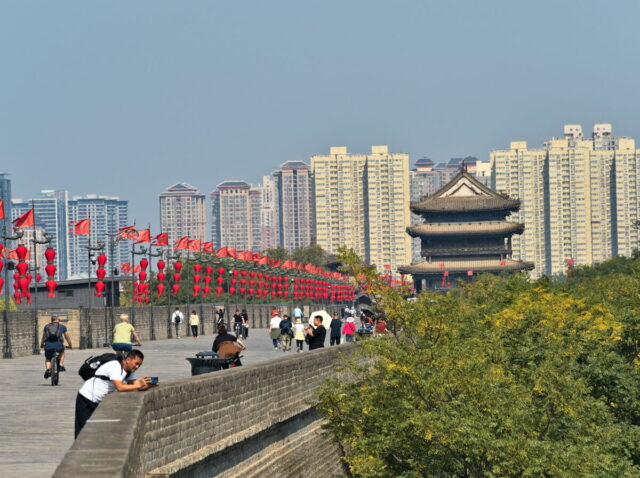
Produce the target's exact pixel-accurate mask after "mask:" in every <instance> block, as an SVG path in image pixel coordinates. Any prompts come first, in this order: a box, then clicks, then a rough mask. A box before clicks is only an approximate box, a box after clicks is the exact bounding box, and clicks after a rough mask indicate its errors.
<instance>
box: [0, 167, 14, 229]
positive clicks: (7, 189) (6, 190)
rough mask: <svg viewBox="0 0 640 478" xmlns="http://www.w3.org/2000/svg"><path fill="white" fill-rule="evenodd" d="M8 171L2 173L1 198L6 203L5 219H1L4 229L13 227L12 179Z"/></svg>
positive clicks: (0, 223) (0, 182)
mask: <svg viewBox="0 0 640 478" xmlns="http://www.w3.org/2000/svg"><path fill="white" fill-rule="evenodd" d="M8 176H9V175H8V174H7V173H0V200H2V202H3V204H4V220H3V219H0V227H2V228H4V229H2V230H6V231H8V230H9V228H10V227H11V180H10V179H9V178H8Z"/></svg>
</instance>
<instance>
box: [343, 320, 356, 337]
mask: <svg viewBox="0 0 640 478" xmlns="http://www.w3.org/2000/svg"><path fill="white" fill-rule="evenodd" d="M355 332H356V321H355V320H354V319H353V317H352V316H349V317H347V322H346V323H345V324H344V326H343V327H342V334H343V335H344V340H345V341H346V342H353V334H355Z"/></svg>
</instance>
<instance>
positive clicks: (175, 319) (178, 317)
mask: <svg viewBox="0 0 640 478" xmlns="http://www.w3.org/2000/svg"><path fill="white" fill-rule="evenodd" d="M171 322H172V323H173V325H174V326H175V328H176V339H179V338H180V324H181V323H182V322H184V315H183V314H182V312H180V308H179V307H176V310H175V312H174V313H173V315H171Z"/></svg>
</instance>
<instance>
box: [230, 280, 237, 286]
mask: <svg viewBox="0 0 640 478" xmlns="http://www.w3.org/2000/svg"><path fill="white" fill-rule="evenodd" d="M229 282H231V285H236V284H237V283H238V279H231V280H230V281H229Z"/></svg>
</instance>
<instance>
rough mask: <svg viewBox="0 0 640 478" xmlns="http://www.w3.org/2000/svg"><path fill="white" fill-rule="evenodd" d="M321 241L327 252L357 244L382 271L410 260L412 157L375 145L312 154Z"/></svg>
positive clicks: (319, 238)
mask: <svg viewBox="0 0 640 478" xmlns="http://www.w3.org/2000/svg"><path fill="white" fill-rule="evenodd" d="M311 170H312V172H313V177H314V191H315V216H316V237H317V243H318V244H319V245H320V246H321V247H322V248H323V249H325V250H326V251H329V252H335V251H336V250H337V249H338V247H340V246H346V247H348V248H351V249H353V250H354V251H355V252H356V253H357V254H358V255H359V256H360V257H361V258H363V259H364V260H365V261H366V262H368V263H370V264H374V265H375V266H376V267H377V268H378V270H379V271H380V272H385V271H386V272H392V273H395V271H396V270H397V266H399V265H402V264H408V263H409V261H410V260H411V238H410V237H409V235H408V234H407V233H406V228H407V226H409V224H410V215H409V200H410V191H409V156H408V155H407V154H404V153H389V149H388V147H387V146H373V147H372V148H371V153H366V154H348V152H347V148H346V147H332V148H331V150H330V154H329V155H316V156H312V157H311Z"/></svg>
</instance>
